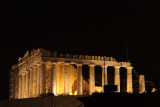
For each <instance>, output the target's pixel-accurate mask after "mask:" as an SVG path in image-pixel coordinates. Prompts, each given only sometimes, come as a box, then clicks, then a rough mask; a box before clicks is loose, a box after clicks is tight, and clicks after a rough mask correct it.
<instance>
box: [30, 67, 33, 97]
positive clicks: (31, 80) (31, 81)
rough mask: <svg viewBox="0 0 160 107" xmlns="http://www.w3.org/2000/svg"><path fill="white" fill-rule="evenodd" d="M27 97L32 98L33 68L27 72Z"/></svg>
mask: <svg viewBox="0 0 160 107" xmlns="http://www.w3.org/2000/svg"><path fill="white" fill-rule="evenodd" d="M29 97H30V98H31V97H33V68H31V69H30V70H29Z"/></svg>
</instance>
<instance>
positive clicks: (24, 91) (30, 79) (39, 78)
mask: <svg viewBox="0 0 160 107" xmlns="http://www.w3.org/2000/svg"><path fill="white" fill-rule="evenodd" d="M69 65H70V63H65V64H64V68H65V72H64V95H69V93H70V92H69V91H70V90H69V88H70V87H69V85H70V83H69V71H70V69H69V68H70V67H69ZM45 66H46V65H45V63H43V64H41V65H40V64H39V65H36V66H34V67H33V68H32V69H30V70H29V71H26V72H24V73H23V74H22V75H20V76H19V94H18V98H30V97H36V96H38V95H40V94H45V93H46V81H45V78H46V77H45V72H46V67H45ZM94 67H95V65H92V64H91V65H89V68H90V71H89V94H90V95H91V94H92V93H94V92H95V69H94ZM114 68H115V76H114V85H117V92H120V66H115V67H114ZM77 73H78V75H77V76H78V77H77V81H78V89H77V92H78V95H82V94H83V91H82V64H77ZM51 75H52V80H51V84H52V85H51V86H52V89H51V90H52V93H54V94H55V95H56V94H57V63H52V70H51ZM141 81H142V82H143V77H141ZM104 85H108V79H107V66H102V92H104V90H103V89H104V87H103V86H104ZM141 86H142V85H141ZM143 86H144V85H143ZM143 90H144V89H143ZM143 90H142V91H143ZM127 92H128V93H133V86H132V67H127Z"/></svg>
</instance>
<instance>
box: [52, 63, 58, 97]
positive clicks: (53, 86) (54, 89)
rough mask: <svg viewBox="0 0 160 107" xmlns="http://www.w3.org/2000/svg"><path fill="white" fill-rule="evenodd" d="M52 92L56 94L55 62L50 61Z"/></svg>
mask: <svg viewBox="0 0 160 107" xmlns="http://www.w3.org/2000/svg"><path fill="white" fill-rule="evenodd" d="M52 93H54V95H57V63H56V62H53V63H52Z"/></svg>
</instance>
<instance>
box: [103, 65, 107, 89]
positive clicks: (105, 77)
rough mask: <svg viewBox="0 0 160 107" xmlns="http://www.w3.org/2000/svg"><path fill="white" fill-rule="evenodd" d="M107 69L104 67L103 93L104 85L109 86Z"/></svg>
mask: <svg viewBox="0 0 160 107" xmlns="http://www.w3.org/2000/svg"><path fill="white" fill-rule="evenodd" d="M107 67H108V66H105V67H104V66H102V92H104V85H108V77H107ZM104 70H105V72H104Z"/></svg>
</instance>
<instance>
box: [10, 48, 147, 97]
mask: <svg viewBox="0 0 160 107" xmlns="http://www.w3.org/2000/svg"><path fill="white" fill-rule="evenodd" d="M18 61H19V62H18V64H15V65H13V66H12V68H11V70H10V74H11V79H10V98H12V99H22V98H33V97H38V96H40V95H43V94H48V93H53V94H54V95H84V94H88V95H92V93H95V92H96V90H97V91H98V92H104V88H103V86H104V85H108V75H107V73H108V72H107V67H109V66H112V67H114V85H117V91H116V92H117V93H119V92H121V90H120V68H121V67H123V68H126V69H127V81H126V82H127V87H126V92H127V93H133V80H132V69H133V66H132V64H131V63H130V62H118V61H116V59H115V58H113V57H106V56H90V55H72V54H62V53H57V52H56V51H54V52H51V51H48V50H45V49H42V48H39V49H33V50H32V51H31V52H30V51H27V52H26V53H25V55H24V56H23V57H20V58H19V59H18ZM83 65H87V66H89V81H88V82H87V81H86V80H85V79H84V77H83V76H82V72H84V71H83V70H82V66H83ZM95 66H100V67H101V68H102V76H101V80H102V85H101V87H98V86H95ZM87 87H88V88H87ZM144 91H145V79H144V75H139V93H143V92H144Z"/></svg>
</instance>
